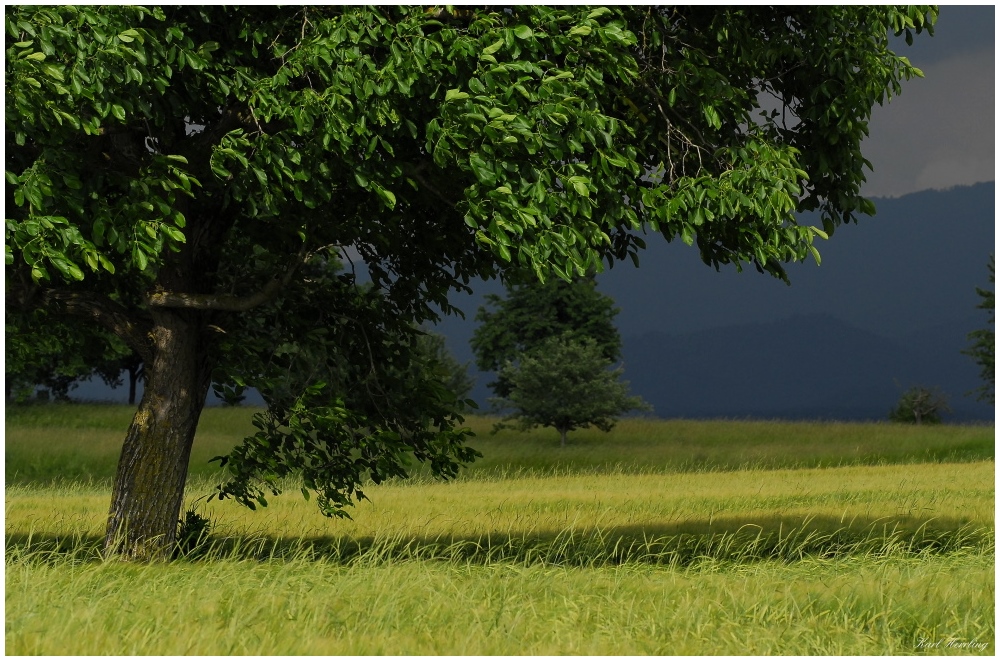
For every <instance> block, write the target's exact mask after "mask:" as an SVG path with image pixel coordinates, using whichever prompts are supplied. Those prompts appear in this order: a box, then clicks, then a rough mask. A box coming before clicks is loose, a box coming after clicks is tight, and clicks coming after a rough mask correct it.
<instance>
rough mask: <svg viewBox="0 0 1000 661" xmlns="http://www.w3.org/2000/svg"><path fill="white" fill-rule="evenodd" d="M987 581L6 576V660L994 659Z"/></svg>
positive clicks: (234, 567)
mask: <svg viewBox="0 0 1000 661" xmlns="http://www.w3.org/2000/svg"><path fill="white" fill-rule="evenodd" d="M993 571H994V570H993V559H992V557H986V556H982V555H961V554H955V555H950V556H947V557H932V558H929V559H898V558H888V559H879V558H863V559H843V560H836V561H814V560H806V561H803V562H799V563H795V564H792V565H788V564H783V563H780V562H764V563H756V564H753V565H736V566H718V565H712V564H703V565H700V566H698V567H696V568H691V569H686V570H680V571H678V570H671V569H664V568H658V567H654V566H647V565H626V566H619V567H605V568H593V569H579V568H573V567H559V566H544V565H538V564H532V565H515V564H499V565H489V566H482V565H475V564H460V563H438V562H426V561H425V562H416V561H412V562H395V563H389V564H374V565H365V564H363V563H356V564H352V565H346V566H345V565H340V564H336V563H330V562H326V561H311V560H299V559H293V560H287V561H281V562H275V561H270V562H256V561H246V560H244V561H237V560H221V561H216V562H212V563H200V564H199V563H194V564H189V563H174V564H171V565H168V566H127V565H122V564H119V563H106V564H96V565H92V564H85V565H73V564H69V563H56V564H51V563H40V562H21V563H17V564H13V565H12V564H10V563H9V562H8V565H7V583H6V593H5V596H6V603H7V615H6V617H7V620H6V641H5V642H6V652H7V653H8V654H47V655H70V654H72V655H76V654H121V655H125V654H128V655H137V654H168V655H172V654H248V655H249V654H253V655H257V654H282V655H284V654H295V655H306V654H309V655H333V654H338V655H357V654H463V655H465V654H472V655H486V654H506V655H513V654H600V655H606V654H611V655H617V654H658V655H693V654H735V655H746V654H754V655H776V654H783V655H784V654H800V655H805V654H822V655H838V656H839V655H859V654H860V655H884V654H907V655H908V654H918V653H931V654H949V653H974V654H984V655H992V654H993V653H994V651H995V647H994V627H993V621H994V614H993V603H994V587H993V585H994V584H993ZM949 642H950V643H951V644H952V645H966V647H955V646H952V647H947V645H948V644H949ZM932 645H933V646H936V647H930V646H932ZM972 645H974V647H969V646H972Z"/></svg>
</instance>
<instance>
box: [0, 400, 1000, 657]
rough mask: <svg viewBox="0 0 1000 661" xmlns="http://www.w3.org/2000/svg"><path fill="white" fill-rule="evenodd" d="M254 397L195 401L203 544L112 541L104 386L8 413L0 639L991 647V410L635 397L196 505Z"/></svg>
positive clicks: (408, 645) (579, 648)
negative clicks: (746, 412) (939, 419)
mask: <svg viewBox="0 0 1000 661" xmlns="http://www.w3.org/2000/svg"><path fill="white" fill-rule="evenodd" d="M252 413H253V410H252V409H240V408H237V409H208V410H206V411H205V414H204V416H203V418H202V423H201V426H200V429H199V434H198V437H197V439H196V443H195V448H194V452H193V453H192V460H191V462H192V463H191V478H190V480H189V484H188V503H189V507H191V508H193V509H195V510H196V511H197V512H198V513H199V514H201V515H202V516H205V517H207V518H208V519H209V520H210V521H211V522H212V527H211V532H210V535H209V536H208V538H207V539H205V540H203V543H202V544H201V545H200V546H199V547H197V548H195V549H194V550H193V551H191V552H190V553H189V554H188V555H187V556H186V557H183V558H181V559H178V560H175V561H173V562H171V563H167V564H162V565H135V564H129V563H121V562H117V561H114V560H102V558H101V556H100V541H101V535H102V531H103V526H104V518H105V517H106V515H107V508H108V504H109V499H110V480H111V477H112V475H113V472H114V468H115V462H116V461H117V454H118V450H119V444H120V439H121V437H122V435H123V432H124V429H125V427H126V426H127V424H128V421H129V419H130V411H129V409H128V408H126V407H118V406H97V405H94V406H89V405H67V406H56V405H50V406H27V407H17V408H8V409H7V411H6V448H5V454H6V465H5V477H6V490H5V498H6V500H5V513H6V521H5V525H6V529H5V534H6V539H5V547H6V548H5V550H6V558H5V564H6V593H5V596H6V628H5V632H6V634H5V635H6V652H7V653H8V654H51V655H68V654H74V655H75V654H317V655H318V654H482V655H485V654H507V655H511V654H602V655H605V654H607V655H620V654H658V655H680V654H741V655H742V654H782V655H784V654H803V655H805V654H823V655H856V654H863V655H883V654H906V655H909V654H933V655H938V654H974V655H993V654H994V653H995V640H994V638H995V629H994V621H995V610H994V608H995V607H994V604H995V582H994V559H995V528H994V479H995V472H994V428H993V427H992V426H950V425H945V426H937V427H930V426H924V427H912V426H902V425H890V424H854V423H851V424H848V423H833V422H815V423H791V422H767V421H681V420H677V421H675V420H667V421H659V420H647V419H629V420H624V421H622V422H621V423H620V424H619V425H618V427H616V429H615V430H613V431H612V432H611V433H610V434H603V433H600V432H589V431H586V430H584V431H578V432H575V433H573V434H571V435H570V445H569V446H568V447H566V448H564V449H560V448H559V447H558V437H557V435H556V434H555V433H554V432H552V431H551V430H536V431H534V432H530V433H524V432H515V431H511V430H507V431H503V432H500V433H498V434H496V435H490V434H489V430H490V428H491V426H492V422H493V421H492V420H490V419H488V418H470V420H469V421H468V422H469V424H470V426H471V427H472V428H473V429H474V430H476V431H477V434H478V436H477V437H476V439H475V440H474V443H473V445H474V446H475V447H476V448H477V449H479V450H480V451H481V452H482V453H483V455H484V456H483V458H482V459H480V460H479V461H477V462H476V463H475V464H473V465H472V466H471V467H469V468H468V469H466V470H465V471H463V473H462V474H460V476H459V478H458V479H456V480H454V481H451V482H440V481H436V480H434V479H432V478H430V477H429V476H428V475H427V474H426V473H424V472H422V471H421V470H420V469H419V467H417V468H416V470H415V471H414V476H413V477H412V478H411V479H409V480H397V481H392V482H389V483H384V484H381V485H371V486H370V487H369V488H367V489H366V490H365V491H366V493H367V495H368V496H369V497H370V499H371V500H370V502H368V501H366V502H363V503H360V504H358V505H357V506H355V507H354V508H352V509H351V512H350V513H351V515H352V517H353V518H352V520H335V519H326V518H324V517H322V516H321V515H320V514H319V512H318V510H317V509H316V505H315V504H314V503H312V502H307V501H305V500H304V499H303V497H302V496H301V494H299V492H298V487H297V486H296V485H295V484H294V483H290V484H289V485H288V490H287V492H286V493H285V494H283V495H282V496H280V497H277V498H273V499H269V502H270V505H269V507H267V508H265V509H262V510H259V511H257V512H250V511H248V510H245V509H243V508H240V507H239V506H237V505H235V504H233V503H232V502H229V501H224V502H221V503H220V502H218V501H216V500H212V501H211V502H208V501H207V500H206V499H205V498H204V497H205V496H206V495H207V494H210V493H211V492H212V487H213V485H214V484H217V483H218V480H219V478H220V474H219V473H218V470H217V469H216V468H215V464H208V459H210V458H211V457H213V456H215V455H218V454H222V453H224V452H226V451H227V450H228V449H229V448H230V447H232V445H233V444H235V443H237V442H238V441H239V439H240V438H241V437H242V435H244V434H246V433H248V432H250V431H251V429H252V427H251V425H250V417H251V415H252Z"/></svg>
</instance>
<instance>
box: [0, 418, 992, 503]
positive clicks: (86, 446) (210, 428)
mask: <svg viewBox="0 0 1000 661" xmlns="http://www.w3.org/2000/svg"><path fill="white" fill-rule="evenodd" d="M254 412H255V409H249V408H235V409H233V408H210V409H206V410H205V412H204V414H203V415H202V419H201V423H200V424H199V427H198V434H197V437H196V440H195V444H194V448H193V450H192V454H191V474H192V476H206V475H212V474H214V473H215V472H216V471H217V466H218V464H210V463H209V459H211V458H212V457H214V456H218V455H221V454H226V453H227V452H229V450H230V449H231V448H232V447H233V446H234V445H236V444H237V443H239V442H240V440H241V439H242V438H243V437H244V436H246V435H248V434H250V433H252V432H253V431H254V428H253V426H252V425H251V423H250V420H251V417H252V415H253V413H254ZM132 413H133V410H132V409H130V408H129V407H127V406H108V405H81V404H73V405H48V406H24V407H9V408H8V409H7V411H6V448H5V457H6V466H5V471H4V472H5V479H6V481H7V483H8V484H9V483H24V482H39V481H43V482H44V481H49V480H58V479H71V480H107V479H110V478H112V477H113V476H114V472H115V466H116V464H117V461H118V454H119V452H120V451H121V443H122V439H123V437H124V434H125V430H126V429H127V427H128V424H129V421H130V419H131V415H132ZM467 422H468V424H469V427H470V428H471V429H473V430H474V431H475V432H476V433H477V436H476V437H475V438H474V439H473V440H472V442H471V445H472V446H473V447H475V448H477V449H478V450H480V451H481V452H482V453H483V455H484V456H483V457H482V458H481V459H479V460H478V461H476V462H475V463H474V464H472V465H471V466H470V467H469V468H467V469H466V472H467V473H468V474H469V475H475V476H481V475H484V474H497V473H500V474H504V473H509V472H510V471H512V470H530V471H535V472H541V473H546V474H552V473H561V472H567V471H568V472H573V471H578V470H582V469H583V470H599V471H600V470H609V469H617V470H627V471H631V472H646V471H649V470H654V471H662V470H674V471H684V470H692V469H696V470H701V469H734V468H739V467H746V466H756V467H763V468H781V467H798V466H836V465H844V464H872V463H912V462H914V461H918V462H927V461H931V462H939V461H975V460H982V459H992V458H993V457H994V443H993V429H994V428H993V427H992V426H989V427H987V426H958V425H954V426H953V425H943V426H923V427H916V426H909V425H894V424H889V423H885V424H874V423H868V424H865V423H835V422H750V421H687V420H646V419H626V420H622V421H621V422H620V423H619V424H618V426H617V427H616V428H615V429H614V430H613V431H612V432H611V433H608V434H605V433H602V432H600V431H596V430H579V431H576V432H573V433H572V434H570V444H569V446H568V447H566V448H559V446H558V436H557V435H556V433H555V432H553V431H552V430H551V429H538V430H533V431H530V432H519V431H512V430H505V431H502V432H500V433H498V434H496V435H491V434H490V433H489V432H490V430H491V428H492V425H493V422H494V420H493V419H491V418H484V417H477V416H472V417H470V418H469V419H468V421H467ZM414 469H415V472H417V473H419V472H422V470H424V469H422V468H421V467H420V466H414Z"/></svg>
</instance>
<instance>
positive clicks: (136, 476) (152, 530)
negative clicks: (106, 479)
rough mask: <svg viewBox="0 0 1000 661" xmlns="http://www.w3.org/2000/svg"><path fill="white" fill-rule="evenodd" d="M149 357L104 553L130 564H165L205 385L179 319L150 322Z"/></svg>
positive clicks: (166, 316) (189, 326) (192, 335)
mask: <svg viewBox="0 0 1000 661" xmlns="http://www.w3.org/2000/svg"><path fill="white" fill-rule="evenodd" d="M156 317H157V319H156V322H157V325H156V326H155V328H154V330H153V341H154V344H155V349H154V351H155V355H154V358H153V361H152V363H151V364H150V365H148V366H147V369H148V370H149V372H148V380H147V383H146V387H145V389H144V391H143V394H142V399H141V400H140V402H139V407H138V410H137V411H136V413H135V418H133V420H132V425H131V426H130V427H129V430H128V434H127V435H126V437H125V443H124V445H123V446H122V453H121V458H120V459H119V461H118V470H117V473H116V475H115V482H114V487H113V492H112V496H111V511H110V512H109V514H108V527H107V533H106V536H105V539H104V548H105V552H107V553H109V554H114V555H118V556H120V557H124V558H128V559H134V560H160V559H167V558H169V555H170V552H171V550H172V549H173V544H174V537H175V536H176V531H177V520H178V517H179V515H180V508H181V504H182V501H183V498H184V484H185V481H186V479H187V472H188V460H189V458H190V456H191V444H192V442H193V441H194V433H195V429H196V428H197V426H198V418H199V417H200V416H201V410H202V408H203V407H204V405H205V397H206V395H207V392H208V386H209V370H208V369H207V361H206V360H205V358H206V356H205V355H204V354H203V350H202V348H201V347H200V344H201V343H200V341H199V332H198V328H197V326H196V325H194V324H193V323H192V321H191V320H189V319H186V318H185V315H184V314H183V313H178V312H168V313H161V314H158V315H156Z"/></svg>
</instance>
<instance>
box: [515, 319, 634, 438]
mask: <svg viewBox="0 0 1000 661" xmlns="http://www.w3.org/2000/svg"><path fill="white" fill-rule="evenodd" d="M611 367H612V365H611V363H610V361H608V359H607V358H606V357H605V355H604V352H603V351H602V350H601V347H600V345H598V343H597V342H596V341H594V340H592V339H589V338H583V339H581V338H578V337H574V336H573V335H572V334H569V333H566V334H563V335H557V336H553V337H550V338H548V339H546V340H544V341H542V342H539V343H538V344H537V345H535V346H534V347H532V348H531V349H529V350H527V351H525V352H524V353H522V354H521V355H520V356H519V359H518V361H517V363H514V362H508V363H507V364H506V365H505V366H504V367H503V368H501V370H500V376H501V378H502V379H503V381H504V383H506V384H508V389H509V393H510V394H508V395H507V396H505V397H501V398H499V402H498V403H499V404H500V406H501V407H503V408H507V409H512V412H511V413H510V414H509V415H508V416H507V417H505V418H504V421H503V422H501V424H500V425H499V426H501V427H503V426H507V424H506V421H508V420H516V421H517V425H516V426H517V427H519V428H520V429H531V428H532V427H539V426H540V427H552V428H553V429H555V430H556V431H557V432H559V445H560V446H562V447H566V434H567V433H568V432H571V431H573V430H574V429H582V428H586V427H590V426H594V427H597V428H598V429H600V430H601V431H605V432H606V431H611V429H612V428H613V427H614V425H615V422H616V421H617V418H618V416H620V415H621V414H623V413H627V412H628V411H632V410H648V409H649V405H647V404H646V403H645V402H644V401H643V400H642V398H641V397H630V396H629V394H628V383H627V382H622V381H620V380H619V379H620V378H621V375H622V373H623V372H624V370H623V369H622V368H620V367H619V368H617V369H611Z"/></svg>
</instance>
